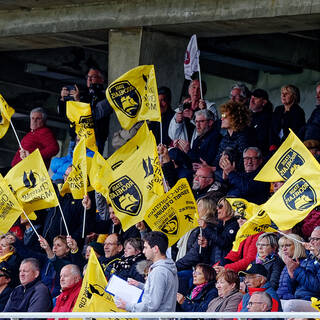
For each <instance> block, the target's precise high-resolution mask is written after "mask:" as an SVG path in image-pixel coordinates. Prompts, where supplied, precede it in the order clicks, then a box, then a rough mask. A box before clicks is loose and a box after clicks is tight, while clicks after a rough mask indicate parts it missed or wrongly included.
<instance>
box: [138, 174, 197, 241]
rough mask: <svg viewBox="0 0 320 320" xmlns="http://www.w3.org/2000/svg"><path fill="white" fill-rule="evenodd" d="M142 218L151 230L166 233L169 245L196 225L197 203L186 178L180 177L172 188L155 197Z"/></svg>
mask: <svg viewBox="0 0 320 320" xmlns="http://www.w3.org/2000/svg"><path fill="white" fill-rule="evenodd" d="M143 220H145V221H146V222H147V224H148V226H149V227H150V228H151V230H153V231H161V232H163V233H165V234H166V235H167V237H168V240H169V247H171V246H172V245H173V244H175V243H176V242H177V241H178V240H179V239H180V238H181V237H182V236H183V235H184V234H185V233H187V232H188V231H189V230H191V229H193V228H195V227H197V226H198V210H197V204H196V201H195V199H194V196H193V193H192V191H191V188H190V186H189V183H188V181H187V179H185V178H183V179H180V180H179V181H178V182H177V183H176V185H175V186H174V187H173V188H172V189H170V190H169V191H168V192H167V193H165V194H164V195H163V196H162V197H160V198H159V199H157V200H156V201H155V202H154V204H153V205H152V207H151V208H150V209H149V210H148V211H147V212H146V214H145V215H144V218H143Z"/></svg>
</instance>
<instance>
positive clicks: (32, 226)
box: [23, 211, 40, 239]
mask: <svg viewBox="0 0 320 320" xmlns="http://www.w3.org/2000/svg"><path fill="white" fill-rule="evenodd" d="M23 213H24V215H25V217H26V218H27V219H28V221H29V223H30V226H31V228H32V229H33V231H34V232H35V234H36V235H37V237H38V239H40V236H39V233H38V232H37V230H36V228H35V227H34V225H33V223H32V222H31V220H30V219H29V217H28V215H27V214H26V213H25V212H24V211H23Z"/></svg>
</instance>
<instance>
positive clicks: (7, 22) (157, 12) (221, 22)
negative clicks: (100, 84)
mask: <svg viewBox="0 0 320 320" xmlns="http://www.w3.org/2000/svg"><path fill="white" fill-rule="evenodd" d="M41 2H42V1H41ZM29 3H30V4H29V7H28V2H27V3H26V5H25V6H23V7H22V8H20V9H17V8H15V10H1V5H0V37H8V36H15V35H28V34H43V33H57V32H71V31H78V30H97V29H111V28H127V27H130V28H131V27H142V26H149V27H155V28H157V29H158V30H167V29H168V28H169V30H170V32H178V33H181V32H184V34H186V35H190V34H191V33H195V32H196V33H199V34H200V35H201V33H202V32H203V34H205V33H206V32H208V30H209V31H210V32H211V33H210V35H211V36H215V35H226V34H238V33H239V32H241V33H242V34H244V33H246V34H248V33H250V32H251V33H264V32H270V31H269V30H270V28H273V29H274V28H275V27H278V32H279V31H287V30H290V31H294V30H310V29H316V28H319V25H320V22H319V21H320V19H319V17H320V0H303V1H301V0H272V1H271V0H259V1H256V0H237V1H234V0H198V1H194V0H162V1H160V0H111V1H95V2H94V3H92V2H90V1H89V2H87V3H81V2H80V3H78V1H77V3H74V2H73V1H71V2H69V4H68V5H67V6H66V5H63V6H62V5H59V1H43V6H42V7H39V5H38V6H37V7H32V3H34V1H29ZM4 8H5V9H8V4H7V6H4ZM9 8H10V7H9ZM270 18H277V19H278V21H279V22H278V23H275V21H274V20H273V23H272V24H271V23H268V22H269V21H270ZM211 23H213V25H212V28H211ZM192 25H193V26H192ZM174 26H177V28H176V29H175V27H174ZM188 26H190V28H188ZM214 30H216V31H214Z"/></svg>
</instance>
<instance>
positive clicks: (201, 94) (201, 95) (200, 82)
mask: <svg viewBox="0 0 320 320" xmlns="http://www.w3.org/2000/svg"><path fill="white" fill-rule="evenodd" d="M199 60H200V58H199ZM199 60H198V69H199V84H200V97H201V100H203V93H202V81H201V71H200V62H199Z"/></svg>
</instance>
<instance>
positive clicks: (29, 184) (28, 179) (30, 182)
mask: <svg viewBox="0 0 320 320" xmlns="http://www.w3.org/2000/svg"><path fill="white" fill-rule="evenodd" d="M36 182H37V180H36V177H35V174H34V173H33V171H32V170H30V172H29V175H28V174H27V173H26V172H25V171H24V173H23V183H24V186H25V187H26V188H29V189H31V188H34V187H35V186H36V184H37V183H36Z"/></svg>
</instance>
